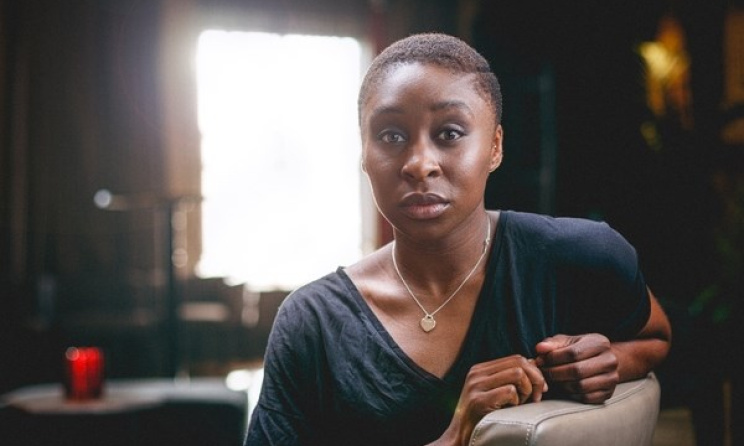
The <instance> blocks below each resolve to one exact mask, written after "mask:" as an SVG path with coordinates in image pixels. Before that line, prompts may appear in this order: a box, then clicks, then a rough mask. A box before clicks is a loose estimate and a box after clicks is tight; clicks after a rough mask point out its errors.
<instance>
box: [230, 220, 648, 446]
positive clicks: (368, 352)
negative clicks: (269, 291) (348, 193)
mask: <svg viewBox="0 0 744 446" xmlns="http://www.w3.org/2000/svg"><path fill="white" fill-rule="evenodd" d="M486 271H487V274H486V279H485V282H484V284H483V288H482V289H481V293H480V296H479V298H478V302H477V304H476V308H475V312H474V314H473V318H472V320H471V325H470V327H469V329H468V333H467V335H466V338H465V341H464V343H463V347H462V350H461V352H460V355H459V356H458V358H457V359H456V361H455V362H454V364H453V365H452V367H451V368H450V370H449V371H448V372H447V374H446V375H445V376H444V377H443V378H442V379H440V378H438V377H436V376H434V375H432V374H431V373H429V372H427V371H426V370H424V369H423V368H421V367H419V366H418V365H417V364H416V363H415V362H414V361H413V360H412V359H411V358H410V357H408V356H407V355H406V353H405V352H404V351H403V350H402V349H401V348H400V347H399V346H398V345H397V344H396V342H395V341H394V340H393V338H392V336H390V334H389V333H388V332H387V331H386V330H385V328H384V327H383V325H382V324H381V323H380V321H379V320H378V319H377V317H376V316H375V314H374V313H373V312H372V310H371V309H370V308H369V306H368V305H367V303H366V301H365V300H364V298H363V297H362V296H361V294H360V293H359V291H358V289H357V288H356V287H355V285H354V284H353V282H352V281H351V280H350V279H349V277H348V276H347V275H346V273H345V272H344V270H343V268H339V269H338V270H337V271H336V272H334V273H331V274H329V275H327V276H325V277H323V278H321V279H319V280H317V281H314V282H312V283H310V284H308V285H305V286H303V287H301V288H299V289H298V290H296V291H295V292H293V293H292V294H291V295H290V296H289V297H288V298H287V299H286V300H285V301H284V303H283V304H282V306H281V308H280V309H279V313H278V315H277V318H276V320H275V323H274V327H273V329H272V333H271V336H270V339H269V345H268V348H267V353H266V358H265V370H264V382H263V387H262V390H261V396H260V398H259V401H258V405H257V407H256V409H255V411H254V413H253V417H252V420H251V423H250V426H249V430H248V435H247V437H246V442H245V444H246V445H295V444H297V445H299V444H302V445H316V444H317V445H367V444H369V445H423V444H425V443H427V442H431V441H433V440H435V439H436V438H438V437H439V436H440V435H441V434H442V433H443V432H444V430H445V429H446V428H447V426H448V425H449V422H450V420H451V418H452V414H453V412H454V409H455V407H456V404H457V401H458V398H459V396H460V390H461V388H462V384H463V382H464V380H465V376H466V375H467V373H468V371H469V370H470V368H471V367H472V366H473V365H475V364H477V363H480V362H484V361H488V360H491V359H496V358H500V357H504V356H508V355H511V354H515V353H516V354H521V355H524V356H525V357H534V355H535V352H534V348H535V345H536V344H537V343H538V342H540V341H541V340H543V339H544V338H546V337H548V336H552V335H555V334H559V333H562V334H581V333H592V332H596V333H602V334H604V335H606V336H607V337H608V338H610V339H611V340H622V339H628V338H630V337H632V336H633V335H635V334H636V333H637V332H638V331H639V330H640V329H641V328H642V327H643V326H644V324H645V323H646V321H647V320H648V317H649V314H650V302H649V297H648V292H647V290H646V285H645V282H644V279H643V276H642V274H641V272H640V270H639V267H638V260H637V257H636V253H635V250H634V249H633V247H632V246H631V245H630V244H629V243H628V242H627V241H626V240H625V239H624V238H622V237H621V236H620V235H619V234H618V233H617V232H615V231H614V230H613V229H611V228H610V227H609V226H608V225H606V224H604V223H598V222H593V221H589V220H583V219H572V218H552V217H547V216H541V215H535V214H527V213H519V212H512V211H503V212H501V216H500V219H499V225H498V228H497V232H496V236H495V238H494V243H493V244H492V246H491V252H490V256H489V260H488V264H487V270H486Z"/></svg>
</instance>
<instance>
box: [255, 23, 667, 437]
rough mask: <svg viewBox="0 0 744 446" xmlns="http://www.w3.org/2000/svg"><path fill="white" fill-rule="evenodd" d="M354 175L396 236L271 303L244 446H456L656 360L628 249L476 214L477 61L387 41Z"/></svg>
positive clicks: (488, 143) (560, 227) (564, 224)
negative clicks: (523, 408) (501, 418)
mask: <svg viewBox="0 0 744 446" xmlns="http://www.w3.org/2000/svg"><path fill="white" fill-rule="evenodd" d="M359 115H360V126H361V134H362V142H363V152H362V167H363V169H364V171H365V172H366V174H367V176H368V178H369V181H370V184H371V186H372V191H373V195H374V198H375V201H376V204H377V207H378V209H379V210H380V212H381V213H382V215H384V217H385V218H386V219H387V220H388V221H389V222H390V223H391V225H392V227H393V228H394V235H395V241H394V242H393V243H391V244H388V245H387V246H384V247H382V248H380V249H379V250H377V251H376V252H374V253H372V254H371V255H369V256H367V257H366V258H364V259H362V260H361V261H359V262H358V263H356V264H354V265H351V266H349V267H347V268H339V269H338V270H337V271H336V272H334V273H332V274H329V275H328V276H326V277H324V278H322V279H320V280H318V281H315V282H313V283H310V284H308V285H306V286H304V287H301V288H300V289H298V290H296V291H295V292H294V293H292V295H291V296H290V297H288V299H287V300H286V301H285V302H284V304H283V305H282V307H281V309H280V311H279V314H278V316H277V319H276V322H275V325H274V328H273V330H272V335H271V339H270V342H269V346H268V349H267V353H266V358H265V359H266V362H265V379H264V384H263V388H262V394H261V397H260V400H259V402H258V407H257V408H256V410H255V412H254V416H253V419H252V420H251V424H250V427H249V432H248V436H247V438H246V444H247V445H263V444H282V445H288V444H322V445H335V444H339V445H340V444H344V445H360V444H375V445H423V444H437V445H464V444H467V442H468V439H469V437H470V434H471V432H472V430H473V427H474V426H475V424H476V423H477V422H478V421H479V420H480V419H481V418H482V417H483V416H484V415H485V414H486V413H488V412H489V411H492V410H495V409H499V408H502V407H506V406H512V405H518V404H523V403H528V402H538V401H540V400H541V399H542V397H543V394H544V393H545V392H547V391H548V387H549V388H550V393H551V394H553V393H555V394H557V395H562V396H565V397H569V398H573V399H576V400H579V401H583V402H588V403H601V402H603V401H604V400H606V399H607V398H609V397H610V396H611V395H612V392H613V390H614V388H615V385H616V384H617V383H619V382H622V381H626V380H630V379H634V378H639V377H641V376H644V375H645V374H646V373H648V372H649V371H650V370H651V369H652V368H653V367H655V366H656V365H658V364H659V363H660V362H661V361H662V360H663V358H664V357H665V355H666V353H667V351H668V348H669V342H670V327H669V323H668V321H667V319H666V316H665V315H664V313H663V311H662V309H661V308H660V307H659V304H658V303H657V301H656V299H655V298H654V297H653V295H652V294H651V292H650V291H649V290H648V289H647V288H646V285H645V282H644V280H643V276H642V275H641V273H640V271H639V270H638V261H637V259H636V255H635V251H634V250H633V248H632V247H631V246H630V245H629V244H628V243H627V242H626V241H625V240H624V239H623V238H622V237H621V236H619V235H618V234H617V233H616V232H614V231H613V230H612V229H610V228H609V227H608V226H607V225H605V224H602V223H595V222H591V221H586V220H579V219H555V218H550V217H546V216H539V215H534V214H524V213H518V212H510V211H502V212H488V211H486V210H485V207H484V199H483V195H484V190H485V186H486V180H487V178H488V175H489V173H490V172H492V171H494V170H495V169H496V168H497V167H498V166H499V164H500V162H501V158H502V143H503V137H504V136H503V129H502V128H501V125H500V121H501V92H500V90H499V85H498V81H497V80H496V77H495V76H494V75H493V73H491V71H490V68H489V66H488V63H487V62H486V61H485V60H484V59H483V58H482V57H481V56H480V55H479V54H478V53H477V52H475V51H474V50H473V49H472V48H470V47H469V46H468V45H466V44H465V43H463V42H462V41H460V40H458V39H456V38H454V37H450V36H446V35H440V34H423V35H415V36H412V37H409V38H407V39H403V40H401V41H399V42H396V43H395V44H393V45H392V46H391V47H389V48H387V49H386V50H385V51H384V52H383V53H381V54H380V55H379V56H378V57H377V58H376V59H375V61H374V62H373V63H372V66H371V67H370V69H369V71H368V73H367V75H366V77H365V79H364V82H363V84H362V87H361V90H360V95H359Z"/></svg>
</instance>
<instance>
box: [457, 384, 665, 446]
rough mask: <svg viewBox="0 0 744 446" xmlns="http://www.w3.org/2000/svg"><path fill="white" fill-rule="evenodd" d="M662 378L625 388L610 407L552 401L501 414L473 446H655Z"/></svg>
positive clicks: (490, 419)
mask: <svg viewBox="0 0 744 446" xmlns="http://www.w3.org/2000/svg"><path fill="white" fill-rule="evenodd" d="M660 396H661V390H660V387H659V383H658V381H657V380H656V377H655V376H654V375H653V374H649V375H648V376H647V377H646V378H644V379H640V380H636V381H630V382H626V383H623V384H620V385H618V386H617V388H616V389H615V393H614V394H613V396H612V398H610V399H609V400H607V401H606V402H605V403H604V404H596V405H591V404H581V403H577V402H574V401H564V400H547V401H542V402H540V403H534V404H525V405H523V406H517V407H510V408H507V409H501V410H496V411H494V412H491V413H490V414H488V415H486V416H485V417H484V418H483V419H482V420H481V421H480V423H478V425H477V426H476V427H475V430H474V431H473V435H472V437H471V439H470V445H471V446H496V445H498V446H512V445H514V446H516V445H519V446H529V445H532V446H571V445H592V446H628V445H633V446H650V445H651V442H652V440H653V434H654V428H655V426H656V420H657V418H658V415H659V399H660Z"/></svg>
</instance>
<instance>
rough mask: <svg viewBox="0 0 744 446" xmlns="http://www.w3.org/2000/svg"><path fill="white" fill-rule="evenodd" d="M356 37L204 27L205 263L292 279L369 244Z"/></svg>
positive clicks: (296, 281) (264, 278)
mask: <svg viewBox="0 0 744 446" xmlns="http://www.w3.org/2000/svg"><path fill="white" fill-rule="evenodd" d="M361 71H362V51H361V48H360V45H359V43H358V42H357V41H356V40H354V39H351V38H338V37H316V36H299V35H284V36H282V35H278V34H266V33H252V32H227V31H216V30H210V31H205V32H204V33H203V34H202V35H201V37H200V39H199V46H198V50H197V82H198V101H199V127H200V130H201V135H202V149H201V150H202V151H201V154H202V164H203V171H202V195H203V196H204V201H203V203H202V243H203V246H202V256H201V259H200V262H199V265H198V274H199V275H200V276H202V277H225V278H227V279H229V280H230V281H231V282H235V283H245V284H247V285H248V286H249V287H251V288H254V289H271V288H281V289H292V288H295V287H297V286H298V285H300V284H303V283H305V282H307V281H309V280H312V279H315V278H318V277H320V276H322V275H324V274H326V273H328V272H330V271H332V270H334V269H335V268H336V267H337V266H339V265H347V264H350V263H352V262H354V261H355V260H357V259H359V258H360V257H361V254H362V244H363V241H362V221H361V220H362V217H361V215H362V209H361V208H362V199H361V195H362V194H361V192H360V188H361V187H362V184H361V179H360V168H359V160H360V141H359V135H358V124H357V111H356V95H357V91H358V88H359V83H360V78H361Z"/></svg>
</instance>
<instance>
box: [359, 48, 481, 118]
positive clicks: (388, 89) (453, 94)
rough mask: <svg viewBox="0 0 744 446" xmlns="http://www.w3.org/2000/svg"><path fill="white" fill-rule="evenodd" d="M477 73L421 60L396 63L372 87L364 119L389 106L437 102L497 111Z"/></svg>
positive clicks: (412, 107) (411, 107)
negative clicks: (487, 96)
mask: <svg viewBox="0 0 744 446" xmlns="http://www.w3.org/2000/svg"><path fill="white" fill-rule="evenodd" d="M475 76H476V75H475V74H471V73H459V72H456V71H453V70H451V69H449V68H445V67H440V66H437V65H431V64H422V63H418V62H415V63H406V64H400V65H396V66H393V67H392V68H390V69H388V70H387V71H386V72H385V73H384V74H383V75H382V76H381V79H380V80H379V81H378V82H376V84H375V85H374V86H373V87H372V88H371V89H370V92H369V95H368V98H367V101H366V103H365V104H364V106H363V107H362V110H361V113H362V118H363V119H365V118H369V117H370V116H373V115H376V114H378V113H380V112H381V111H385V110H390V109H395V110H400V111H406V110H417V109H421V108H422V107H432V106H434V105H435V104H459V105H463V106H465V108H468V109H470V110H471V111H472V112H473V113H484V112H490V113H494V111H493V109H492V107H491V105H490V101H488V100H487V98H486V97H484V95H483V94H482V92H480V91H479V90H478V88H477V87H476V77H475Z"/></svg>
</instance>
